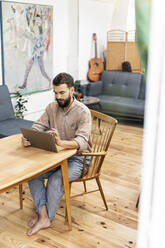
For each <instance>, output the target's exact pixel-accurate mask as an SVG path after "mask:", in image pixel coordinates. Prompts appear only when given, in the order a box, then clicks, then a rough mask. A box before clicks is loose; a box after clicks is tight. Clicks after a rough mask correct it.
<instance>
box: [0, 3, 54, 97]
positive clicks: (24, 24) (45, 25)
mask: <svg viewBox="0 0 165 248" xmlns="http://www.w3.org/2000/svg"><path fill="white" fill-rule="evenodd" d="M48 4H49V3H48ZM0 15H1V23H0V27H1V56H2V58H1V67H2V82H3V84H6V85H7V86H8V88H9V91H10V93H16V92H18V91H19V92H20V91H21V93H22V94H31V93H35V92H40V91H45V90H49V89H51V81H52V75H53V20H54V18H53V5H47V4H44V3H43V1H42V2H41V3H39V1H37V4H36V3H35V2H34V1H32V2H30V3H26V2H20V1H17V2H14V1H1V3H0Z"/></svg>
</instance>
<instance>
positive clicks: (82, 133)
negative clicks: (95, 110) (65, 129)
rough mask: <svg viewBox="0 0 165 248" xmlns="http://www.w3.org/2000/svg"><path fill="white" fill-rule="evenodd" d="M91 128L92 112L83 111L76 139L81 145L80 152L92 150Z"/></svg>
mask: <svg viewBox="0 0 165 248" xmlns="http://www.w3.org/2000/svg"><path fill="white" fill-rule="evenodd" d="M91 127H92V121H91V113H90V111H83V112H82V113H81V117H80V121H79V124H78V128H77V130H76V133H75V138H74V140H75V141H76V142H77V143H78V144H79V150H78V151H79V152H81V151H89V150H91V142H90V134H91Z"/></svg>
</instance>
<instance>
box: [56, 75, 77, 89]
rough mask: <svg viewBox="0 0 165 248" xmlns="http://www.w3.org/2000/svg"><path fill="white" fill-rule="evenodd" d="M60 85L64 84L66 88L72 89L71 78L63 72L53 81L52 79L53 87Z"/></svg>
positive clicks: (72, 81)
mask: <svg viewBox="0 0 165 248" xmlns="http://www.w3.org/2000/svg"><path fill="white" fill-rule="evenodd" d="M61 84H66V85H67V86H68V88H71V87H74V79H73V77H72V76H71V75H70V74H68V73H65V72H62V73H59V74H58V75H57V76H56V77H55V78H54V79H53V85H55V86H59V85H61Z"/></svg>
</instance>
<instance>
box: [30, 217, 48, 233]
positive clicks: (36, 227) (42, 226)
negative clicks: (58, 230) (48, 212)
mask: <svg viewBox="0 0 165 248" xmlns="http://www.w3.org/2000/svg"><path fill="white" fill-rule="evenodd" d="M50 225H51V222H50V220H49V218H46V219H44V218H41V219H40V218H39V220H38V221H37V222H36V224H35V225H34V226H33V227H32V228H30V229H29V230H28V231H27V235H28V236H32V235H33V234H35V233H37V232H38V231H39V230H41V229H45V228H48V227H49V226H50Z"/></svg>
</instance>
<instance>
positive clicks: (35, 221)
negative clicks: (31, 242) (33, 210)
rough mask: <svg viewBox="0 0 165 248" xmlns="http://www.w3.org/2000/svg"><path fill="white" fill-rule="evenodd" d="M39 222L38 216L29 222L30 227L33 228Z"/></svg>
mask: <svg viewBox="0 0 165 248" xmlns="http://www.w3.org/2000/svg"><path fill="white" fill-rule="evenodd" d="M37 221H38V214H37V215H36V216H35V217H33V218H31V219H30V220H29V221H28V226H29V227H33V226H34V225H35V224H36V223H37Z"/></svg>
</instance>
